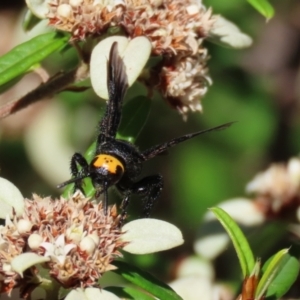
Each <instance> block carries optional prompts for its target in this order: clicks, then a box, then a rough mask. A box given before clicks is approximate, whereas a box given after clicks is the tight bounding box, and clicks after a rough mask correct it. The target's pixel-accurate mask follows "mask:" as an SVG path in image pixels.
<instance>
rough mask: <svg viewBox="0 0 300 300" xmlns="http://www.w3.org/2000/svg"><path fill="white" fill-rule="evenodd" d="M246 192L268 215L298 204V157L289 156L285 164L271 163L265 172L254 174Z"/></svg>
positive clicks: (299, 188)
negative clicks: (254, 198) (250, 194)
mask: <svg viewBox="0 0 300 300" xmlns="http://www.w3.org/2000/svg"><path fill="white" fill-rule="evenodd" d="M247 192H249V193H254V194H255V195H256V200H257V202H258V203H259V204H260V206H261V207H262V208H263V210H264V211H265V213H266V214H267V215H268V214H270V215H273V214H279V213H281V212H283V211H284V210H287V209H292V210H293V209H294V208H295V207H298V206H299V201H300V159H299V158H291V159H290V160H289V161H288V163H287V164H283V163H281V164H273V165H271V166H270V167H269V168H268V169H267V170H266V171H265V172H262V173H260V174H258V175H256V176H255V178H254V179H253V180H252V181H251V182H250V183H249V184H248V185H247Z"/></svg>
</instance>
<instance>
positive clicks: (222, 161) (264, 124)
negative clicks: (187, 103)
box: [0, 0, 300, 267]
mask: <svg viewBox="0 0 300 300" xmlns="http://www.w3.org/2000/svg"><path fill="white" fill-rule="evenodd" d="M273 4H274V6H275V10H276V16H275V18H274V19H272V20H271V21H269V22H266V21H265V19H264V18H263V17H261V16H260V15H259V14H258V13H257V12H255V11H254V10H253V9H252V8H251V7H250V6H249V5H248V4H247V3H246V2H243V1H240V0H232V1H217V0H211V1H206V2H205V5H206V6H207V7H209V6H212V7H213V11H214V13H216V14H221V15H223V16H224V17H226V18H228V19H229V20H231V21H233V22H235V23H236V24H237V25H238V26H239V27H240V28H241V30H242V31H244V32H246V33H247V34H249V35H250V36H252V37H253V46H252V47H250V48H249V49H245V50H232V49H226V48H222V47H219V46H217V45H214V44H210V43H206V47H207V48H208V49H209V53H210V56H211V59H210V61H209V69H210V75H211V77H212V79H213V85H212V86H211V87H210V88H209V92H208V93H207V95H206V96H205V98H204V99H203V102H202V103H203V108H204V113H203V114H198V113H194V114H192V113H191V114H190V115H189V116H188V120H187V121H186V122H184V121H183V120H182V117H181V116H180V115H179V114H178V113H177V112H176V111H173V110H171V108H170V107H168V105H167V104H166V103H165V102H164V101H159V100H158V99H155V100H154V101H153V103H152V108H151V113H150V117H149V119H148V121H147V123H146V125H145V127H144V129H143V131H142V132H141V134H140V135H139V137H138V139H137V141H136V144H137V145H138V146H139V147H140V149H147V148H148V147H150V146H152V145H155V144H157V143H161V142H164V141H167V140H169V139H171V138H173V137H177V136H181V135H184V134H186V133H190V132H194V131H199V130H202V129H205V128H209V127H213V126H217V125H220V124H222V123H226V122H229V121H237V122H236V123H235V124H234V125H232V126H231V127H230V128H229V129H227V130H224V131H218V132H213V133H210V134H207V135H204V136H200V137H198V138H195V139H193V140H189V141H187V142H185V143H183V144H180V145H179V146H178V147H175V148H173V149H171V150H170V151H169V153H168V155H164V156H160V157H157V158H154V159H153V160H152V161H151V162H149V163H147V164H145V168H144V171H143V175H145V176H146V175H151V174H156V173H160V174H162V175H163V176H164V181H165V187H164V190H163V193H162V195H161V197H160V199H159V202H158V203H157V205H156V207H155V210H154V211H153V213H152V217H154V218H159V219H163V220H167V221H170V222H172V223H173V224H175V225H177V226H178V227H180V228H181V229H182V231H183V234H184V238H185V240H186V243H185V245H184V246H182V247H181V248H178V249H175V250H174V251H173V252H169V253H168V254H166V255H165V256H162V257H163V258H162V259H163V260H164V262H165V264H166V265H167V264H168V261H167V260H166V258H167V256H169V258H170V257H175V255H176V256H177V257H179V256H183V255H185V254H190V253H192V242H193V239H194V237H195V234H196V231H197V228H198V227H199V226H200V225H201V221H202V217H203V215H204V214H205V213H206V212H207V208H208V207H211V206H214V205H216V204H217V203H219V202H221V201H224V200H226V199H230V198H234V197H238V196H243V195H245V185H246V184H247V182H249V181H250V180H251V179H252V178H253V177H254V175H255V174H257V173H258V172H259V171H263V170H264V169H265V168H266V167H267V166H268V165H269V164H270V163H271V162H276V161H286V160H287V159H288V158H290V157H291V156H296V155H298V153H299V149H300V141H299V135H300V122H299V104H298V103H299V87H298V86H299V58H300V55H299V54H300V52H299V50H300V2H299V1H296V0H295V1H287V0H286V1H273ZM22 9H23V4H22V1H8V0H7V1H1V3H0V14H1V16H6V17H7V16H8V17H9V18H8V20H9V22H12V23H13V24H14V25H15V26H17V24H18V23H17V22H18V18H19V14H20V13H21V10H22ZM1 16H0V20H4V19H3V18H2V19H1ZM7 26H8V25H7ZM3 28H4V27H3ZM7 28H8V29H9V26H8V27H7ZM3 30H4V29H3ZM12 33H13V31H12V32H11V34H12ZM1 46H2V48H1ZM5 47H7V43H6V44H5V42H4V41H3V42H2V43H0V50H1V54H3V53H5V52H6V51H8V50H9V49H7V48H5ZM71 52H72V51H70V53H65V54H64V55H56V56H54V57H51V58H50V59H48V60H47V61H45V64H44V65H45V67H46V68H47V69H49V70H50V72H55V71H57V70H59V69H60V68H62V69H63V68H65V67H71V66H72V65H74V62H75V61H76V57H75V53H71ZM8 100H10V99H9V98H8V97H7V98H4V97H2V98H1V99H0V101H1V102H0V103H1V104H3V103H5V102H7V101H8ZM51 101H59V102H60V103H61V104H62V105H63V106H64V110H65V111H66V115H65V117H64V118H65V119H64V120H62V121H63V122H64V123H65V124H66V126H67V128H68V132H69V133H70V140H71V141H72V144H73V146H74V149H77V150H76V151H79V152H82V153H83V152H84V151H85V149H86V148H87V147H88V145H89V144H90V143H91V142H92V141H93V140H94V139H95V137H96V136H97V122H98V120H99V118H100V115H101V113H102V112H103V109H104V103H99V100H98V99H97V97H95V95H94V94H93V92H92V91H91V90H88V91H85V92H83V93H77V94H74V93H70V92H65V93H62V94H60V95H59V96H58V97H57V98H56V99H55V100H47V103H49V102H51ZM45 102H46V101H45ZM41 105H43V104H41V103H39V104H37V107H38V106H41ZM32 114H33V115H34V114H38V108H36V110H35V112H34V113H32ZM21 116H22V115H21V114H20V118H21ZM83 116H85V117H83ZM31 117H32V115H30V116H28V115H25V117H24V118H25V121H24V123H21V125H19V127H18V126H13V124H11V123H9V120H4V121H0V126H1V127H0V175H1V176H2V177H5V178H7V179H9V180H11V181H12V182H13V183H14V184H16V185H17V186H18V187H19V188H20V190H21V191H22V193H23V195H24V196H27V197H30V195H31V194H32V193H33V192H36V193H40V194H42V195H59V191H58V190H57V189H56V188H55V186H54V185H52V186H51V185H49V184H48V183H47V181H46V180H45V179H43V178H41V177H40V176H39V175H38V172H37V171H36V170H35V169H34V168H33V167H32V164H31V163H30V161H29V160H28V156H27V152H26V150H25V147H24V143H23V134H24V131H26V124H27V121H29V120H26V118H29V119H30V118H31ZM8 119H9V118H8ZM45 136H47V132H45ZM37 142H38V141H37ZM66 179H68V178H66ZM57 183H60V182H57ZM112 197H113V196H112ZM115 197H116V201H117V202H118V203H120V202H121V201H120V200H121V199H120V198H119V197H118V196H115ZM134 200H135V201H134ZM134 200H133V201H132V203H131V208H130V217H132V218H133V217H135V216H138V215H139V212H140V210H141V207H140V205H139V202H138V199H134ZM112 202H113V201H112ZM170 253H171V254H170ZM172 253H173V254H174V255H173V254H172ZM161 261H162V260H160V259H157V258H155V259H154V258H153V256H149V257H148V258H147V261H143V262H140V263H141V264H144V265H145V264H149V265H152V266H154V267H155V266H156V267H157V266H158V265H159V262H161Z"/></svg>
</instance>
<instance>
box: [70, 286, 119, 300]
mask: <svg viewBox="0 0 300 300" xmlns="http://www.w3.org/2000/svg"><path fill="white" fill-rule="evenodd" d="M95 299H99V300H100V299H101V300H120V298H119V297H117V296H115V295H114V294H112V293H110V292H108V291H105V290H103V289H97V288H87V289H76V290H72V291H71V292H70V293H69V294H68V295H67V297H66V298H65V300H95Z"/></svg>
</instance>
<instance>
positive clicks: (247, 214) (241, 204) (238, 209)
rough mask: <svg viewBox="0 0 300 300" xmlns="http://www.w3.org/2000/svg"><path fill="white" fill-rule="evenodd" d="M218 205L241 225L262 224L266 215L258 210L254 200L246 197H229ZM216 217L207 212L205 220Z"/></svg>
mask: <svg viewBox="0 0 300 300" xmlns="http://www.w3.org/2000/svg"><path fill="white" fill-rule="evenodd" d="M218 207H220V208H222V209H223V210H225V211H226V212H227V213H228V214H229V215H230V216H231V218H232V219H234V220H235V221H236V222H238V223H239V224H241V225H245V226H255V225H260V224H262V223H263V222H264V221H265V219H266V217H265V215H264V213H263V212H262V211H261V210H259V208H258V206H257V205H256V204H255V202H253V201H251V200H250V199H247V198H235V199H230V200H227V201H224V202H221V203H219V204H218ZM215 219H216V217H215V216H214V214H213V213H212V212H208V213H207V214H206V216H205V220H206V221H209V220H215Z"/></svg>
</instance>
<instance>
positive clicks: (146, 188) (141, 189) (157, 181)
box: [132, 175, 164, 218]
mask: <svg viewBox="0 0 300 300" xmlns="http://www.w3.org/2000/svg"><path fill="white" fill-rule="evenodd" d="M163 184H164V183H163V177H162V176H161V175H152V176H148V177H145V178H143V179H142V180H140V181H138V182H136V183H134V185H133V186H132V193H134V194H137V195H141V196H143V211H142V214H143V216H144V217H146V218H148V217H149V216H150V212H151V210H152V208H153V206H154V204H155V202H156V200H157V199H158V198H159V196H160V193H161V191H162V189H163Z"/></svg>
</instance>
